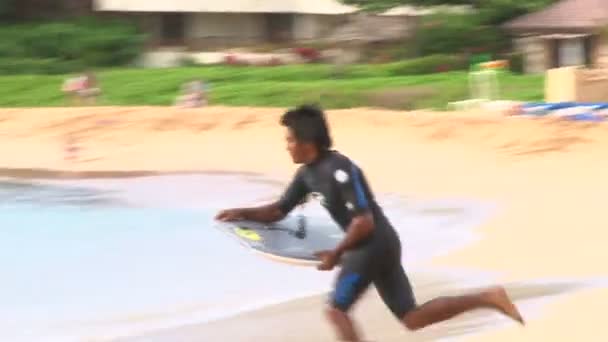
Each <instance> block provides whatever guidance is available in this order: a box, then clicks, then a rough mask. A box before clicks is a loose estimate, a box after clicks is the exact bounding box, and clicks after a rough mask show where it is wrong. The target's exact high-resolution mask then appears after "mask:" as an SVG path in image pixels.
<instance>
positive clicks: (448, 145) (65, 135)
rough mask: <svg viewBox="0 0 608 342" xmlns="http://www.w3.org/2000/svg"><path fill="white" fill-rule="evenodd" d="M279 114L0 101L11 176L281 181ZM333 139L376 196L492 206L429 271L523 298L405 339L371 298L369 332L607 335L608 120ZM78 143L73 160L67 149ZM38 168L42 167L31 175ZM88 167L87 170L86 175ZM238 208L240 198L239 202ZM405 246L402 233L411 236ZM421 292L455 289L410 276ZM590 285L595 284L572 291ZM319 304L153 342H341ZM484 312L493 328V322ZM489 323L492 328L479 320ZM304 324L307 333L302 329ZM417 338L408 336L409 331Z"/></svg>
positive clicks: (466, 120) (382, 131)
mask: <svg viewBox="0 0 608 342" xmlns="http://www.w3.org/2000/svg"><path fill="white" fill-rule="evenodd" d="M281 111H282V109H280V108H231V107H211V108H204V109H192V110H190V109H186V110H177V109H173V108H161V107H137V108H135V107H133V108H121V107H94V108H45V109H0V167H2V168H3V171H2V172H1V174H3V175H13V176H17V175H21V176H28V177H30V176H40V177H45V176H48V175H49V174H50V173H48V172H47V173H45V172H44V171H41V170H55V171H61V172H59V173H58V175H60V176H63V177H73V176H78V175H87V173H86V172H88V171H104V172H105V173H103V174H101V175H103V176H112V175H118V174H117V172H118V171H123V172H131V173H134V174H137V173H138V172H165V171H206V170H225V171H249V172H258V173H263V174H267V175H269V176H271V177H274V178H276V179H278V180H281V181H287V180H288V179H289V177H290V176H291V174H292V172H293V171H294V170H295V166H294V165H293V164H292V163H291V162H290V160H289V159H288V156H287V154H286V152H285V150H284V142H283V140H282V139H283V131H282V128H281V127H280V126H279V125H278V124H277V121H278V116H279V115H280V113H281ZM328 115H329V119H330V121H331V124H332V133H333V135H334V139H335V143H336V146H335V147H336V148H337V149H338V150H340V151H342V152H343V153H345V154H347V155H349V156H351V157H352V158H353V159H354V160H355V161H357V162H358V164H360V165H361V166H362V168H363V169H364V172H365V173H366V175H367V177H368V179H369V181H370V183H371V185H372V187H373V188H374V190H375V191H376V192H386V191H391V192H397V193H401V194H406V195H415V196H417V197H422V198H441V197H445V196H459V197H466V198H475V199H480V200H484V201H491V202H494V203H497V205H498V207H499V209H500V210H499V212H498V214H497V215H495V216H494V217H493V218H492V219H491V220H489V221H488V222H486V224H484V225H483V226H481V227H479V228H478V229H477V232H478V233H479V234H480V237H481V238H480V239H479V240H478V241H477V242H474V243H472V244H471V245H469V246H467V247H465V248H462V249H460V250H457V251H453V252H450V253H448V254H447V255H444V256H441V257H437V258H435V259H433V260H432V261H430V263H429V265H421V268H424V267H428V268H429V269H431V268H443V269H452V270H459V269H463V270H473V271H479V272H481V271H487V272H492V274H494V279H493V281H498V282H503V283H505V284H507V287H508V289H509V292H510V294H511V295H512V296H513V297H514V298H515V299H517V300H518V302H520V301H521V302H522V303H523V302H525V300H527V299H530V298H543V297H544V296H546V295H547V294H550V293H560V294H561V296H559V297H557V298H555V299H553V300H551V301H547V302H546V303H544V304H543V305H542V306H538V307H534V308H532V307H530V308H528V307H525V308H524V309H523V311H524V315H527V316H528V325H527V326H526V327H525V328H521V327H519V326H516V325H514V324H511V323H510V322H508V321H506V320H502V319H501V318H500V317H495V316H493V315H487V313H485V312H480V313H475V314H472V315H466V316H463V317H459V318H458V319H456V320H454V321H453V322H450V323H447V324H442V325H438V326H436V327H434V328H432V329H429V330H427V331H425V332H419V333H415V334H408V333H406V332H404V331H403V329H401V327H400V326H399V325H398V324H397V323H396V322H395V321H394V319H392V318H391V317H390V315H389V314H388V312H387V311H386V310H385V309H384V308H383V306H382V304H381V303H380V302H379V300H378V298H377V296H376V295H375V293H374V292H373V291H370V293H369V295H368V296H367V297H366V299H365V301H363V302H362V303H361V304H360V305H359V306H358V307H357V308H356V312H355V316H356V319H357V321H359V322H363V323H364V325H363V326H362V328H363V330H364V332H365V336H367V337H368V338H369V339H371V340H374V341H403V340H408V341H410V340H411V341H418V340H419V341H426V340H435V339H438V338H439V337H441V336H462V334H465V333H471V332H475V334H473V335H466V337H465V338H464V339H465V340H467V341H573V340H575V339H578V340H581V341H607V340H608V331H606V329H602V328H603V326H601V323H602V322H603V321H604V320H605V318H604V311H605V307H604V306H605V304H606V303H608V289H607V287H604V285H606V282H605V281H604V283H601V282H596V280H597V279H599V281H602V280H605V279H606V278H607V277H608V275H607V273H608V269H607V268H606V266H605V263H606V260H607V259H608V249H606V248H605V243H606V241H607V240H608V239H607V238H608V233H607V229H606V227H608V216H607V215H606V214H605V200H604V198H605V194H607V193H608V179H607V178H606V175H607V174H608V158H606V156H608V124H599V125H598V124H589V123H580V122H564V121H560V120H556V119H540V118H536V119H532V118H520V117H503V116H500V115H497V114H492V113H475V112H470V113H456V112H451V113H430V112H410V113H406V112H390V111H383V110H372V109H364V108H361V109H351V110H337V111H329V114H328ZM70 144H72V145H74V146H77V147H79V149H78V150H75V151H76V152H75V154H74V156H72V157H74V158H72V159H70V158H69V157H70V155H69V153H68V152H66V151H67V147H68V145H70ZM31 169H36V171H32V170H31ZM89 175H90V174H89ZM235 204H238V203H235ZM404 238H405V239H406V240H407V237H404ZM411 276H412V278H413V282H414V283H415V286H416V291H417V293H418V295H419V298H420V300H421V301H423V300H424V299H426V298H430V297H433V296H435V295H438V294H448V293H451V292H452V291H457V289H458V286H457V284H450V283H438V282H437V281H435V282H433V280H432V278H429V277H428V276H425V275H424V274H421V273H415V274H412V275H411ZM591 282H595V284H597V285H598V286H597V287H596V288H591V289H573V288H572V287H570V285H571V284H582V283H591ZM323 301H324V298H323V297H313V298H307V299H303V300H297V301H294V302H291V303H285V304H281V305H278V306H273V307H270V308H266V309H263V310H260V311H257V312H254V313H248V314H244V315H241V316H237V317H234V318H231V319H227V320H223V321H218V322H213V323H209V324H200V325H192V326H187V327H182V328H178V329H173V330H169V331H165V332H159V333H157V334H152V335H150V336H146V337H145V338H142V340H146V341H154V340H159V341H164V340H171V341H332V340H333V334H332V332H331V330H330V328H329V327H328V326H327V324H326V323H325V322H324V321H323V318H322V316H321V312H320V311H321V305H322V303H323ZM487 317H491V322H487V320H488V318H487ZM484 319H485V321H484ZM303 327H305V328H303ZM406 336H407V337H409V338H406Z"/></svg>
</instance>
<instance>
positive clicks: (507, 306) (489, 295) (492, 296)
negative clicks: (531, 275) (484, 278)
mask: <svg viewBox="0 0 608 342" xmlns="http://www.w3.org/2000/svg"><path fill="white" fill-rule="evenodd" d="M484 297H485V298H486V300H487V301H488V304H489V305H490V306H492V307H493V308H495V309H496V310H498V311H500V312H502V313H503V314H504V315H506V316H508V317H510V318H512V319H513V320H515V321H517V322H519V323H521V324H522V325H524V324H525V322H524V319H523V317H522V316H521V314H520V313H519V310H517V307H516V306H515V304H513V302H512V301H511V299H510V298H509V295H508V294H507V291H505V289H504V288H503V287H501V286H499V287H495V288H491V289H489V290H487V291H485V292H484Z"/></svg>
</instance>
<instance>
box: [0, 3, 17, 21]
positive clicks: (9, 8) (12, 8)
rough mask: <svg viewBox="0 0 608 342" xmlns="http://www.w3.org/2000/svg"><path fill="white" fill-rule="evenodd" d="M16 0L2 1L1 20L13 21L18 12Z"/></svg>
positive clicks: (0, 7)
mask: <svg viewBox="0 0 608 342" xmlns="http://www.w3.org/2000/svg"><path fill="white" fill-rule="evenodd" d="M16 4H17V2H16V1H15V0H0V20H7V19H13V17H14V15H15V12H16Z"/></svg>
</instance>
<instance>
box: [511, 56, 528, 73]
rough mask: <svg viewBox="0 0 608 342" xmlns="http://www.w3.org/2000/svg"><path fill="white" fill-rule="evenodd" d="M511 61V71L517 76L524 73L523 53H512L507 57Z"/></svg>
mask: <svg viewBox="0 0 608 342" xmlns="http://www.w3.org/2000/svg"><path fill="white" fill-rule="evenodd" d="M507 59H508V60H509V69H510V70H511V72H513V73H516V74H523V73H524V55H523V54H522V53H519V52H517V53H512V54H510V55H508V56H507Z"/></svg>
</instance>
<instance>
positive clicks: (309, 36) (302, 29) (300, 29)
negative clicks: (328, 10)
mask: <svg viewBox="0 0 608 342" xmlns="http://www.w3.org/2000/svg"><path fill="white" fill-rule="evenodd" d="M344 21H346V16H345V15H316V14H298V15H296V17H295V20H294V30H293V32H294V39H295V40H296V41H306V40H314V39H318V38H321V37H324V36H327V35H329V33H330V32H331V31H332V30H333V29H334V28H335V27H336V26H337V25H339V24H340V23H342V22H344Z"/></svg>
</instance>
